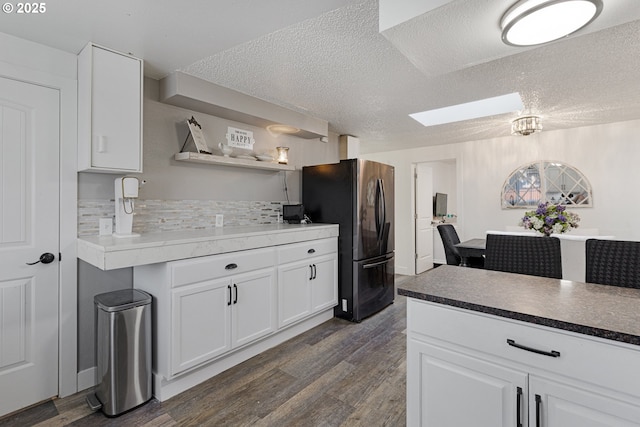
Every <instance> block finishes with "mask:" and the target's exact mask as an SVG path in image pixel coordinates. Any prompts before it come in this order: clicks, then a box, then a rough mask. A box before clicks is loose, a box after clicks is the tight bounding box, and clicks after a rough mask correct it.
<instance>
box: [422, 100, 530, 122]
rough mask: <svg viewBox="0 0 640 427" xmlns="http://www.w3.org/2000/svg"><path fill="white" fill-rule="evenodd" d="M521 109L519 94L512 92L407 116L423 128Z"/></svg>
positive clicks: (522, 106) (522, 107)
mask: <svg viewBox="0 0 640 427" xmlns="http://www.w3.org/2000/svg"><path fill="white" fill-rule="evenodd" d="M523 109H524V105H523V104H522V99H521V98H520V94H519V93H518V92H514V93H509V94H507V95H500V96H495V97H493V98H486V99H481V100H479V101H472V102H467V103H464V104H458V105H451V106H449V107H443V108H437V109H435V110H428V111H422V112H420V113H413V114H409V116H410V117H411V118H412V119H414V120H416V121H418V122H420V123H421V124H422V125H423V126H435V125H442V124H445V123H455V122H461V121H463V120H470V119H477V118H479V117H488V116H495V115H497V114H504V113H512V112H515V111H519V110H523Z"/></svg>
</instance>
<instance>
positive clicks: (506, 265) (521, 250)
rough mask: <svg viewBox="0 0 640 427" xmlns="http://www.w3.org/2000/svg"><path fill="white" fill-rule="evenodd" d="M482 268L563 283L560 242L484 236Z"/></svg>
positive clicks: (512, 236)
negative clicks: (485, 240) (553, 279)
mask: <svg viewBox="0 0 640 427" xmlns="http://www.w3.org/2000/svg"><path fill="white" fill-rule="evenodd" d="M484 268H485V269H487V270H497V271H505V272H508V273H520V274H529V275H531V276H541V277H551V278H555V279H562V256H561V252H560V240H559V239H558V238H556V237H537V236H514V235H508V234H487V246H486V251H485V260H484Z"/></svg>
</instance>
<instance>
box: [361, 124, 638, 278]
mask: <svg viewBox="0 0 640 427" xmlns="http://www.w3.org/2000/svg"><path fill="white" fill-rule="evenodd" d="M639 129H640V120H634V121H628V122H619V123H612V124H606V125H598V126H588V127H582V128H574V129H566V130H557V131H543V132H541V133H539V134H535V135H531V136H528V137H504V138H494V139H488V140H482V141H471V142H465V143H461V144H452V145H440V146H433V147H423V148H417V149H411V150H403V151H394V152H385V153H376V154H367V155H366V156H363V157H365V158H368V159H371V160H377V161H381V162H383V163H388V164H392V165H394V166H395V168H396V185H395V190H396V218H397V221H396V271H397V272H398V273H400V274H408V273H406V272H408V271H410V266H411V265H412V262H413V248H414V237H413V236H414V233H413V219H412V218H411V214H412V208H411V207H412V206H413V204H412V190H411V189H412V178H411V173H410V171H411V164H413V163H420V162H431V161H439V160H444V159H456V175H457V178H456V179H457V189H458V194H457V197H456V201H457V205H458V206H457V210H458V212H457V214H458V223H459V224H460V226H461V227H460V234H461V235H460V238H461V239H470V238H473V237H482V236H484V234H485V232H486V231H487V230H492V229H498V230H500V229H504V227H505V226H507V225H517V224H518V221H519V219H520V217H521V216H522V214H523V213H524V210H503V209H501V207H500V206H501V205H500V192H501V190H502V185H503V183H504V181H505V179H506V178H507V177H508V176H509V174H510V173H511V172H513V171H514V170H515V169H516V168H517V167H519V166H521V165H523V164H525V163H530V162H534V161H538V160H559V161H561V162H564V163H566V164H569V165H571V166H574V167H576V168H577V169H578V170H580V171H581V172H582V173H583V174H584V175H585V176H586V177H587V179H588V180H589V181H590V183H591V186H592V190H593V207H592V208H573V209H572V211H573V212H575V213H577V214H578V215H580V217H581V218H582V220H581V222H580V226H581V227H583V228H598V229H599V230H600V234H606V235H614V236H616V237H617V238H619V239H628V240H640V228H639V227H637V226H635V222H636V221H637V216H638V212H640V200H639V199H634V198H632V197H631V195H632V194H633V193H634V191H633V188H634V186H635V184H636V182H637V180H638V173H637V168H638V166H637V164H638V162H639V161H640V143H639V141H638V130H639ZM627 187H629V188H628V189H627Z"/></svg>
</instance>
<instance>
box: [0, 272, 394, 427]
mask: <svg viewBox="0 0 640 427" xmlns="http://www.w3.org/2000/svg"><path fill="white" fill-rule="evenodd" d="M400 280H401V279H400ZM400 280H398V281H396V285H397V284H398V283H399V281H400ZM86 394H87V391H83V392H80V393H78V394H76V395H73V396H70V397H67V398H64V399H56V400H53V401H49V402H46V403H43V404H40V405H38V406H35V407H33V408H30V409H27V410H24V411H22V412H20V413H17V414H15V415H13V416H11V417H8V418H4V419H0V426H20V427H23V426H32V425H38V426H88V425H90V426H133V425H135V426H149V427H151V426H154V427H155V426H175V425H179V426H234V427H235V426H249V425H251V426H305V427H306V426H394V427H395V426H404V425H405V423H406V422H405V407H406V404H405V402H406V299H405V297H402V296H396V300H395V303H394V304H392V305H391V306H389V307H388V308H386V309H385V310H383V311H381V312H380V313H378V314H376V315H374V316H372V317H370V318H368V319H365V320H364V321H362V323H351V322H347V321H344V320H341V319H336V318H334V319H332V320H330V321H328V322H326V323H324V324H322V325H320V326H318V327H316V328H314V329H312V330H310V331H308V332H306V333H304V334H302V335H300V336H298V337H295V338H293V339H291V340H289V341H287V342H285V343H283V344H281V345H279V346H278V347H275V348H273V349H271V350H269V351H266V352H264V353H262V354H260V355H258V356H256V357H254V358H252V359H250V360H248V361H246V362H244V363H242V364H240V365H238V366H236V367H234V368H232V369H230V370H228V371H226V372H223V373H222V374H220V375H218V376H216V377H214V378H212V379H210V380H208V381H206V382H205V383H203V384H200V385H198V386H197V387H194V388H192V389H190V390H188V391H186V392H184V393H182V394H180V395H178V396H176V397H174V398H172V399H169V400H167V401H165V402H162V403H160V402H158V401H156V400H155V399H153V400H151V401H150V402H149V403H147V404H146V405H144V406H142V407H140V408H138V409H136V410H134V411H131V412H129V413H127V414H123V415H121V416H120V417H117V418H107V417H105V416H104V415H102V413H99V412H98V413H92V412H91V411H90V410H89V408H88V407H87V405H86V403H85V400H84V398H85V395H86Z"/></svg>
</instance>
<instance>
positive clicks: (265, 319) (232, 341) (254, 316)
mask: <svg viewBox="0 0 640 427" xmlns="http://www.w3.org/2000/svg"><path fill="white" fill-rule="evenodd" d="M171 295H172V297H171V300H172V304H171V305H172V329H171V372H170V374H171V375H172V376H173V375H176V374H179V373H180V372H182V371H184V370H185V369H189V368H191V367H193V366H197V365H199V364H201V363H203V362H206V361H208V360H210V359H212V358H215V357H216V356H219V355H221V354H224V353H226V352H228V351H230V350H232V349H234V348H237V347H239V346H242V345H244V344H247V343H250V342H252V341H254V340H256V339H258V338H261V337H263V336H265V335H268V334H270V333H272V332H274V331H275V330H276V322H275V319H276V316H275V313H276V311H275V269H274V268H267V269H262V270H258V271H254V272H251V273H245V274H242V275H238V276H232V277H230V278H225V279H219V280H211V281H206V282H202V283H197V284H194V285H191V286H185V287H180V288H177V289H174V290H173V291H172V292H171Z"/></svg>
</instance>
